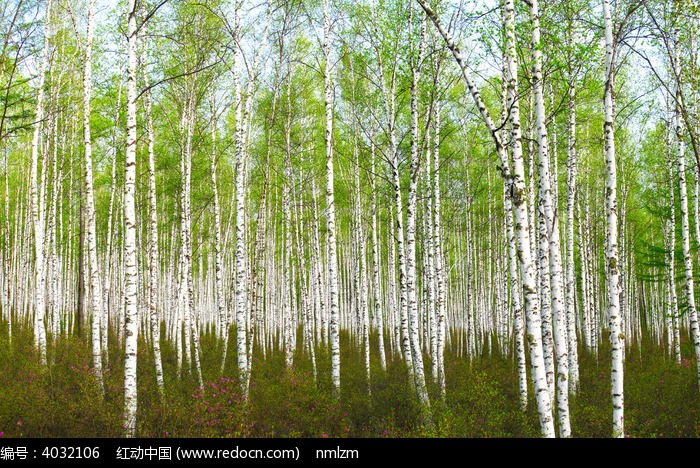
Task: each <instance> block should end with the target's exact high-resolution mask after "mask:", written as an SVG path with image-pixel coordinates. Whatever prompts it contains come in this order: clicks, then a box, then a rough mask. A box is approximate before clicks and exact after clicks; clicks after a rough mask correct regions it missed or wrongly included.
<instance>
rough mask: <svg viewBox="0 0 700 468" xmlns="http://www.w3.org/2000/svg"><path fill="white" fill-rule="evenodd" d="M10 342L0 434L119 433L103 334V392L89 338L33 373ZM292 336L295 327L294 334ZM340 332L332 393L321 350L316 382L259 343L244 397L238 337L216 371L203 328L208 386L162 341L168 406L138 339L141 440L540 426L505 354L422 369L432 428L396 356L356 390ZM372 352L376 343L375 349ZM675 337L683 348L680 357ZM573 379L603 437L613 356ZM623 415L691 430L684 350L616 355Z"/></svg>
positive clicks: (696, 432) (28, 344)
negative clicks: (678, 358) (620, 358)
mask: <svg viewBox="0 0 700 468" xmlns="http://www.w3.org/2000/svg"><path fill="white" fill-rule="evenodd" d="M14 333H15V334H14V336H13V342H12V347H10V346H9V343H8V338H7V330H6V328H5V327H4V326H0V389H1V390H0V437H5V438H8V437H120V436H121V431H122V428H121V414H122V409H123V408H122V406H123V388H122V387H123V363H122V362H123V354H122V352H121V351H120V350H118V349H117V346H116V343H117V341H116V337H115V336H111V337H110V338H111V339H112V341H111V348H110V353H109V359H108V360H107V361H106V362H105V363H104V369H105V373H104V382H105V393H104V395H102V393H101V392H100V390H99V388H98V386H97V384H96V380H95V378H94V375H93V370H92V368H91V361H90V349H89V343H88V342H87V341H86V340H84V339H82V338H80V337H77V336H68V337H61V338H59V339H58V340H56V342H55V344H52V345H51V346H50V347H49V361H50V365H49V366H48V367H47V368H46V369H42V368H41V367H40V366H39V364H38V359H37V355H36V352H35V351H34V349H33V338H32V334H31V331H30V330H26V329H22V328H15V331H14ZM300 336H301V335H300ZM348 343H349V339H348V337H347V336H341V351H342V353H341V380H342V392H341V399H340V402H337V401H336V400H335V399H334V398H333V397H332V392H331V381H330V375H329V374H330V372H329V371H328V370H329V369H330V355H329V353H328V352H327V351H326V350H324V349H318V350H317V353H316V355H317V360H318V369H319V378H318V381H317V382H314V379H313V374H312V369H311V365H310V362H309V359H308V358H307V357H306V356H305V355H302V354H301V352H298V353H297V355H296V356H295V366H294V367H293V368H290V369H287V368H285V365H284V356H283V354H282V353H280V352H272V351H268V353H267V354H266V356H265V358H264V359H262V353H261V352H260V350H256V352H255V357H254V358H253V371H252V376H251V389H250V398H249V400H248V401H247V403H246V402H245V401H244V399H242V398H241V396H240V392H239V385H238V382H237V380H236V377H235V375H236V371H235V362H236V360H235V346H234V345H233V341H232V343H231V346H230V347H229V359H228V361H227V367H226V369H225V373H224V375H223V376H222V375H221V374H220V373H219V369H220V361H219V360H220V357H219V356H220V354H221V344H220V343H219V342H217V340H216V339H215V338H214V337H213V336H211V335H206V334H205V335H203V336H202V338H201V349H202V350H203V352H202V353H201V360H202V371H203V375H204V380H205V384H204V387H203V388H199V387H198V385H197V383H196V379H195V376H194V374H193V373H190V372H186V373H183V374H182V375H180V376H178V373H177V364H176V363H177V361H176V354H175V350H174V349H172V347H171V346H170V345H168V344H167V343H166V344H165V345H164V346H163V364H164V369H165V381H166V394H165V402H162V401H161V398H160V396H159V393H158V390H157V387H156V385H155V378H154V372H153V356H152V353H151V352H150V348H149V347H148V346H147V345H146V343H145V342H143V341H141V343H140V346H139V354H138V356H139V364H138V385H139V409H138V414H137V418H138V424H137V433H138V436H139V437H319V438H321V437H389V438H407V437H473V438H476V437H492V438H493V437H499V438H513V437H517V438H525V437H538V436H539V424H538V419H537V413H536V408H535V402H534V399H533V396H532V395H533V391H532V388H530V389H529V396H530V401H529V405H528V409H527V410H526V411H525V412H522V411H521V410H520V409H519V407H518V388H517V380H516V373H515V362H514V360H513V359H512V358H509V357H504V356H502V355H498V354H494V355H485V356H480V357H477V358H475V359H472V360H467V359H466V358H464V357H460V356H457V355H455V354H454V353H450V352H448V353H447V354H446V363H445V367H446V375H447V398H446V400H445V401H442V400H441V399H440V398H439V389H438V388H437V386H436V385H435V384H434V383H433V382H432V380H431V379H430V375H429V368H430V366H429V361H428V360H426V370H427V371H428V380H429V391H430V395H431V402H432V416H433V420H432V422H433V424H432V425H425V424H423V423H421V420H422V419H421V411H420V407H419V404H418V401H417V398H416V397H415V395H413V393H412V392H411V391H410V386H409V385H408V377H407V372H406V368H405V366H404V365H403V364H402V363H401V362H400V361H399V360H398V359H393V360H389V364H388V368H387V370H386V371H382V370H381V369H380V367H379V361H378V359H377V357H376V356H373V359H372V368H371V373H372V394H371V396H368V395H367V381H366V376H365V370H364V359H363V357H362V354H361V351H360V350H359V349H357V347H351V346H348ZM374 349H376V347H375V348H373V350H374ZM691 353H692V347H690V346H689V344H685V346H684V349H683V355H684V356H686V357H689V356H691V355H692V354H691ZM579 355H580V373H581V385H580V389H579V391H578V392H577V394H575V395H572V396H571V398H570V411H571V427H572V431H573V436H574V437H581V438H591V437H609V436H610V435H611V418H612V407H611V406H612V405H611V403H610V396H609V395H610V388H609V380H610V377H609V376H610V366H609V358H608V351H607V349H606V347H605V343H603V344H602V347H601V350H600V351H599V354H598V357H597V358H596V357H595V356H593V355H591V354H589V353H586V352H583V351H580V353H579ZM625 405H626V406H625V425H626V435H627V436H628V437H686V438H689V437H698V436H700V415H699V414H698V408H700V394H699V393H698V385H697V367H696V363H695V360H694V359H687V358H686V359H684V361H683V362H681V363H680V364H677V363H675V362H674V361H673V360H672V359H670V358H669V357H668V356H667V354H666V352H665V351H664V349H663V348H660V347H659V346H656V345H654V344H653V343H652V342H651V340H648V339H646V340H643V342H642V344H641V346H640V345H639V344H636V345H635V346H632V347H631V348H629V350H628V351H627V360H626V369H625Z"/></svg>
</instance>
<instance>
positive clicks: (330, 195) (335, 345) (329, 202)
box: [323, 0, 340, 399]
mask: <svg viewBox="0 0 700 468" xmlns="http://www.w3.org/2000/svg"><path fill="white" fill-rule="evenodd" d="M323 58H324V64H323V99H324V106H325V111H326V131H325V142H326V230H327V231H328V234H327V235H328V245H327V248H328V282H329V285H328V292H329V294H328V296H329V309H330V341H331V380H332V383H333V392H334V394H335V396H336V398H338V399H339V398H340V310H339V303H338V302H339V301H338V247H337V245H336V232H335V188H334V183H333V88H332V84H331V20H330V14H329V11H328V0H323Z"/></svg>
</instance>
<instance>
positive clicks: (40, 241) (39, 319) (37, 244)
mask: <svg viewBox="0 0 700 468" xmlns="http://www.w3.org/2000/svg"><path fill="white" fill-rule="evenodd" d="M51 3H52V2H51V0H48V1H47V2H46V13H45V20H44V22H45V26H44V49H43V51H42V54H41V65H40V66H39V86H38V91H37V99H36V115H35V118H34V121H35V124H34V133H33V136H32V149H31V152H32V155H31V169H30V172H31V174H30V196H31V216H32V223H33V225H34V344H35V346H36V347H37V350H38V351H39V362H40V364H41V365H42V366H43V365H46V324H45V322H44V318H45V315H46V299H45V289H46V272H45V265H44V264H45V259H44V219H45V216H46V215H45V213H44V212H43V210H42V209H41V199H42V198H43V197H42V194H40V193H39V191H40V187H42V186H43V181H42V180H39V176H38V166H39V139H40V137H41V128H42V125H43V121H44V110H45V109H44V83H45V79H46V70H47V65H48V60H49V38H50V29H51V25H50V23H51Z"/></svg>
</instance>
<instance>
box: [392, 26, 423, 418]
mask: <svg viewBox="0 0 700 468" xmlns="http://www.w3.org/2000/svg"><path fill="white" fill-rule="evenodd" d="M411 44H413V42H411ZM411 49H413V45H412V46H411ZM419 49H420V50H419V52H418V57H416V58H413V57H411V59H410V60H411V61H412V63H411V69H412V73H411V75H412V83H411V100H410V101H411V103H410V106H411V174H410V175H411V177H410V181H409V188H408V203H407V205H406V298H407V303H408V331H409V337H410V345H411V354H412V358H413V371H414V372H413V377H414V379H415V385H416V390H417V391H418V398H419V399H420V401H421V404H422V405H423V406H424V407H425V408H426V409H429V408H430V399H429V398H428V389H427V387H426V384H425V373H424V367H423V352H422V348H421V345H420V341H419V333H418V321H419V318H418V302H417V298H416V287H417V286H416V284H417V281H416V209H417V205H418V201H417V196H418V177H419V175H420V166H421V164H420V154H419V148H418V145H419V141H418V138H419V136H418V84H419V81H420V74H421V66H422V62H423V52H424V49H425V16H424V15H423V22H422V26H421V39H420V48H419ZM414 60H415V62H413V61H414ZM397 201H398V200H397ZM424 416H426V415H424Z"/></svg>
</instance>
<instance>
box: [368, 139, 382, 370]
mask: <svg viewBox="0 0 700 468" xmlns="http://www.w3.org/2000/svg"><path fill="white" fill-rule="evenodd" d="M370 154H371V159H370V164H371V167H370V174H369V177H370V191H371V208H370V209H371V211H372V293H373V299H374V320H375V321H376V326H377V335H378V337H379V363H380V365H381V367H382V370H383V371H386V350H385V347H384V312H383V307H382V299H381V298H382V293H381V290H380V283H379V263H380V258H379V242H378V237H379V234H378V233H377V175H376V174H377V173H376V166H375V145H374V134H373V135H372V136H370Z"/></svg>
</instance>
